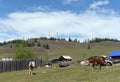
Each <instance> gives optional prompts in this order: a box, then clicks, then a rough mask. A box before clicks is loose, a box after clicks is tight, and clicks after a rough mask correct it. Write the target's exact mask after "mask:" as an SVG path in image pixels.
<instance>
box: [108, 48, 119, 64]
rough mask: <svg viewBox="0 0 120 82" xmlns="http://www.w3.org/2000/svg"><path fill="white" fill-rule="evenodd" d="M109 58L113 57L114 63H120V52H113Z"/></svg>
mask: <svg viewBox="0 0 120 82" xmlns="http://www.w3.org/2000/svg"><path fill="white" fill-rule="evenodd" d="M109 57H111V58H112V59H113V61H114V62H120V50H115V51H112V52H111V53H110V54H109Z"/></svg>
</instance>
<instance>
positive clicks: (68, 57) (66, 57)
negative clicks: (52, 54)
mask: <svg viewBox="0 0 120 82" xmlns="http://www.w3.org/2000/svg"><path fill="white" fill-rule="evenodd" d="M62 57H63V58H65V59H72V58H71V57H70V56H62Z"/></svg>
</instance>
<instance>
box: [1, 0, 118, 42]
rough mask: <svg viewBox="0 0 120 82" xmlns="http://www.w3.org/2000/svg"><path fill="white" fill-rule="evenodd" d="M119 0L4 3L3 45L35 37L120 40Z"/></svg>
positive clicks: (16, 0) (4, 0)
mask: <svg viewBox="0 0 120 82" xmlns="http://www.w3.org/2000/svg"><path fill="white" fill-rule="evenodd" d="M119 3H120V1H119V0H0V41H8V40H13V39H23V38H24V39H28V38H33V37H49V36H52V37H57V38H66V39H67V38H69V37H71V38H73V39H79V40H80V41H84V40H87V39H92V38H95V37H100V38H106V37H107V38H114V39H119V40H120V32H119V30H120V23H119V21H120V6H119Z"/></svg>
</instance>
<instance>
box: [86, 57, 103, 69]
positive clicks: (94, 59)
mask: <svg viewBox="0 0 120 82" xmlns="http://www.w3.org/2000/svg"><path fill="white" fill-rule="evenodd" d="M86 62H87V63H89V64H91V65H92V67H93V68H94V67H95V65H99V69H101V66H102V65H104V64H105V57H103V56H93V57H90V58H88V59H86Z"/></svg>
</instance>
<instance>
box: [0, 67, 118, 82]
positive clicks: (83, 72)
mask: <svg viewBox="0 0 120 82" xmlns="http://www.w3.org/2000/svg"><path fill="white" fill-rule="evenodd" d="M43 71H44V72H45V73H44V72H43ZM34 72H35V73H36V75H29V74H28V70H23V71H14V72H7V73H0V80H1V82H119V81H120V67H119V66H109V67H106V66H104V67H103V68H102V69H101V70H99V69H94V70H92V68H91V67H90V66H79V65H72V66H69V67H66V68H59V67H56V68H45V67H42V68H37V69H35V70H34Z"/></svg>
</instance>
